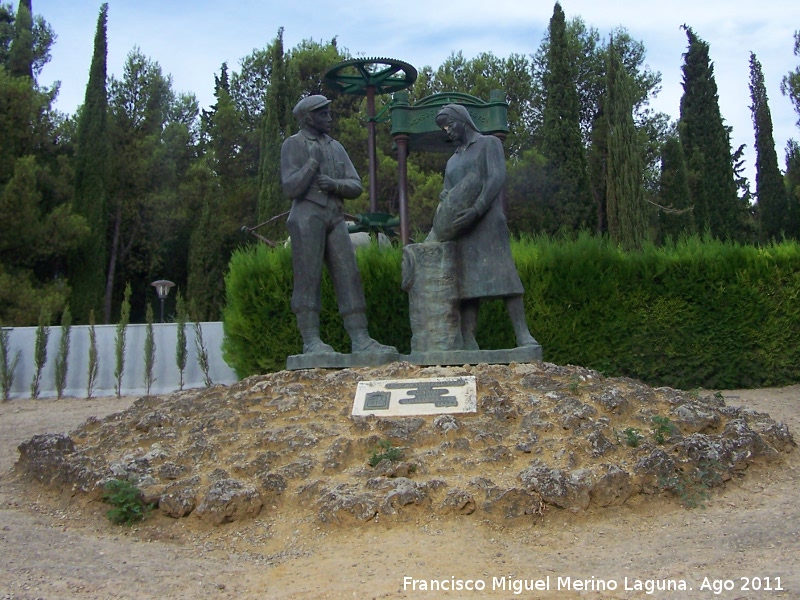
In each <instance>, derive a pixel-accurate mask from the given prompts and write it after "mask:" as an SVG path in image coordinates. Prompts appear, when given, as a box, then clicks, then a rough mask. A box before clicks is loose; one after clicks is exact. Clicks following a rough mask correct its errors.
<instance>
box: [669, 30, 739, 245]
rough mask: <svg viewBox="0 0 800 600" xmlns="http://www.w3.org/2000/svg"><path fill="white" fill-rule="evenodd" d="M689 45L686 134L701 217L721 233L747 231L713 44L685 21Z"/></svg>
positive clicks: (701, 225)
mask: <svg viewBox="0 0 800 600" xmlns="http://www.w3.org/2000/svg"><path fill="white" fill-rule="evenodd" d="M684 28H685V30H686V35H687V37H688V40H689V48H688V50H687V51H686V54H684V65H683V67H682V68H683V96H682V97H681V117H680V128H679V131H680V137H681V144H682V145H683V152H684V155H685V156H686V163H687V167H688V169H689V180H690V190H691V193H692V204H693V205H694V217H695V223H696V225H697V227H698V229H700V230H701V231H703V230H708V231H709V232H710V233H711V234H712V235H713V236H714V237H717V238H720V239H736V238H737V237H739V236H740V235H741V229H740V226H741V217H742V213H743V211H742V208H743V207H742V206H741V203H740V201H739V198H738V197H737V194H736V182H735V180H734V173H733V158H732V155H731V145H730V133H729V130H728V129H727V128H726V127H725V125H724V123H723V120H722V115H721V114H720V110H719V96H718V94H717V83H716V80H715V79H714V66H713V64H712V63H711V60H710V58H709V47H708V44H707V43H706V42H704V41H703V40H701V39H700V38H699V37H698V36H697V35H696V34H695V33H694V31H693V30H692V29H691V28H690V27H688V26H684Z"/></svg>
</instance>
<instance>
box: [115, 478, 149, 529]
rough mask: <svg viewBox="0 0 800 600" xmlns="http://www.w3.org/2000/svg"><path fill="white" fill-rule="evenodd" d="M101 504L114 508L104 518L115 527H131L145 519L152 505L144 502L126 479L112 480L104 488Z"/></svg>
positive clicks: (136, 489)
mask: <svg viewBox="0 0 800 600" xmlns="http://www.w3.org/2000/svg"><path fill="white" fill-rule="evenodd" d="M103 502H107V503H108V504H112V505H113V506H114V508H111V509H109V510H108V511H107V512H106V516H107V517H108V518H109V520H110V521H111V522H112V523H116V524H117V525H133V524H134V523H138V522H139V521H143V520H144V519H145V518H146V517H147V513H149V512H150V511H151V510H152V508H153V505H152V504H147V503H146V502H145V501H144V497H143V495H142V491H141V490H140V489H139V488H138V487H136V486H135V485H134V484H132V483H131V482H130V481H128V480H127V479H112V480H110V481H108V482H107V483H106V484H105V486H104V491H103Z"/></svg>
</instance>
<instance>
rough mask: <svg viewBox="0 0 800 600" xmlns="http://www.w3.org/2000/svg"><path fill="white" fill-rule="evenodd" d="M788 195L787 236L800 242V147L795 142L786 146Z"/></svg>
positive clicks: (790, 141) (792, 141) (790, 142)
mask: <svg viewBox="0 0 800 600" xmlns="http://www.w3.org/2000/svg"><path fill="white" fill-rule="evenodd" d="M786 193H787V194H788V196H789V208H788V214H787V222H786V235H788V236H790V237H792V238H794V239H796V240H800V145H798V143H797V142H796V141H794V140H789V142H788V143H787V144H786Z"/></svg>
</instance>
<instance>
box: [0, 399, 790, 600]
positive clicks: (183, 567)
mask: <svg viewBox="0 0 800 600" xmlns="http://www.w3.org/2000/svg"><path fill="white" fill-rule="evenodd" d="M724 395H725V397H726V401H727V402H728V404H732V405H747V406H750V407H752V408H755V409H756V410H759V411H762V412H767V413H769V414H770V415H771V416H772V417H773V418H775V419H776V420H781V421H784V422H785V423H787V424H788V425H789V428H790V430H791V431H792V432H793V433H794V434H795V435H797V432H798V431H800V385H796V386H791V387H786V388H773V389H762V390H731V391H725V392H724ZM132 401H133V399H132V398H124V399H117V398H96V399H92V400H85V399H64V400H60V401H55V400H12V401H10V402H6V403H0V473H2V474H4V475H2V476H0V599H3V600H10V599H14V600H18V599H34V598H45V599H62V598H63V599H68V598H86V599H100V598H237V599H238V598H276V599H283V598H292V599H312V598H314V599H317V598H519V597H523V598H559V599H564V600H566V599H569V598H736V599H740V598H741V599H743V598H800V505H799V504H798V502H797V499H798V490H800V486H799V485H798V484H800V451H798V450H795V451H794V452H792V453H789V454H786V455H784V456H783V457H781V458H780V459H779V460H778V461H777V462H776V463H774V466H771V467H769V468H758V469H752V468H751V469H750V472H748V473H746V474H745V475H744V476H742V477H740V478H738V479H735V480H733V481H730V482H728V483H727V484H726V485H725V486H724V487H723V488H721V489H717V490H715V491H713V492H712V494H711V496H710V497H709V498H708V500H707V501H706V503H705V508H700V509H693V510H689V509H686V508H684V507H683V506H682V505H681V504H680V502H679V501H678V500H677V499H675V498H666V497H665V498H657V499H648V498H644V497H641V496H640V497H638V498H637V499H635V501H633V502H629V503H628V504H625V505H623V506H621V507H616V508H610V509H603V510H598V511H591V510H590V511H587V512H586V513H583V514H580V515H573V514H568V513H565V512H564V511H558V510H550V511H548V512H547V513H546V515H545V517H544V519H543V520H540V519H537V520H532V521H530V522H526V523H522V524H514V525H513V526H508V527H500V526H498V525H496V524H491V523H488V522H481V521H479V520H475V519H472V518H470V517H469V516H463V517H459V518H454V519H449V520H442V521H439V520H437V519H435V518H431V519H429V520H425V521H416V522H408V523H402V524H397V523H394V524H388V523H381V522H371V523H369V524H366V525H364V526H361V527H359V528H355V529H350V530H341V529H339V530H337V529H327V530H323V529H320V528H313V527H312V528H309V529H308V530H304V531H299V530H297V531H291V530H288V529H284V530H281V529H280V528H276V529H275V530H273V531H265V532H264V535H265V536H269V537H270V539H271V540H272V541H273V542H274V541H275V539H276V537H277V536H283V540H284V543H283V550H282V551H281V552H279V553H277V554H274V555H272V556H270V557H267V559H266V560H265V559H264V557H263V556H261V557H258V558H256V557H254V556H252V555H251V554H249V553H243V552H236V551H231V550H229V549H225V548H226V547H222V546H220V545H218V544H214V543H213V541H212V540H213V538H212V537H210V536H209V535H206V534H205V533H203V532H202V531H199V530H191V531H187V532H185V534H180V533H176V531H175V525H174V523H175V521H171V522H170V523H171V525H170V526H169V527H167V526H166V523H162V522H160V521H159V519H166V517H154V518H151V519H148V521H147V522H145V523H144V524H142V525H141V526H139V527H134V528H125V527H119V526H114V525H112V524H111V523H110V522H108V521H107V520H106V519H105V518H104V516H103V513H104V510H105V507H103V506H102V505H99V504H97V503H92V504H89V505H87V504H86V503H85V502H82V501H81V500H80V499H79V498H78V499H71V500H70V499H69V498H67V496H68V494H64V495H62V497H61V498H56V497H54V496H53V494H52V492H48V491H46V490H44V489H42V490H41V492H40V493H38V492H35V493H31V492H30V491H29V490H30V488H26V490H28V491H25V492H23V490H22V488H19V487H17V486H16V484H15V483H14V482H13V481H11V480H10V478H9V477H8V475H7V472H8V470H9V469H10V468H11V467H12V465H13V462H14V461H15V460H16V457H17V450H16V447H17V445H18V444H19V443H20V442H22V441H24V440H27V439H28V438H30V437H31V436H33V435H35V434H37V433H44V432H68V431H70V430H71V429H73V428H75V427H77V426H78V425H80V424H81V423H82V422H83V421H84V420H85V419H86V418H87V417H89V416H98V417H101V416H104V415H106V414H109V413H112V412H117V411H120V410H124V409H125V408H127V407H128V406H129V405H130V403H131V402H132ZM231 535H234V536H235V531H232V532H231ZM537 584H538V585H539V586H540V587H539V589H538V590H537V591H521V593H518V591H520V590H519V588H520V587H522V588H524V587H525V586H526V585H527V586H528V587H536V585H537ZM659 585H660V586H662V587H663V586H665V585H667V586H669V585H672V586H674V587H678V588H680V587H683V586H684V585H685V587H686V589H685V590H681V589H678V590H674V589H673V590H671V591H658V590H657V589H656V590H655V591H652V593H648V591H650V590H649V589H648V587H649V586H652V587H653V588H658V586H659ZM459 586H461V588H462V589H456V590H455V591H450V588H458V587H459ZM481 586H483V589H482V590H481V589H478V590H474V591H473V590H470V589H466V588H470V587H471V588H480V587H481ZM548 586H549V587H548ZM436 587H439V588H441V589H439V590H438V591H437V590H435V589H433V588H436ZM542 588H544V589H542ZM613 588H616V589H613ZM626 588H633V589H626ZM637 588H638V589H637ZM725 588H727V589H725ZM756 588H760V589H756ZM766 588H772V589H771V590H767V589H766ZM443 590H446V591H443Z"/></svg>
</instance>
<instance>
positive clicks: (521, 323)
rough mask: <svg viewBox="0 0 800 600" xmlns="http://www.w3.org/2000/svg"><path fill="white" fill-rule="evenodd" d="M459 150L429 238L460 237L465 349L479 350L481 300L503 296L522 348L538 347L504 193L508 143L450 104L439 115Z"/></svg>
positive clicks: (439, 121)
mask: <svg viewBox="0 0 800 600" xmlns="http://www.w3.org/2000/svg"><path fill="white" fill-rule="evenodd" d="M436 124H437V125H438V126H439V127H441V128H442V129H444V130H445V132H446V133H447V135H448V137H449V138H450V139H451V140H452V141H453V142H454V145H455V146H456V150H455V152H454V153H453V155H452V156H451V157H450V159H449V160H448V161H447V167H446V168H445V174H444V189H443V190H442V193H441V194H440V200H441V202H440V204H439V206H438V208H437V211H436V215H435V216H434V221H433V229H432V230H431V233H430V235H429V236H428V239H427V241H429V242H436V241H439V242H445V241H454V242H455V243H456V264H457V265H458V276H457V279H458V285H459V295H460V298H461V334H462V339H463V344H464V349H465V350H478V349H479V348H478V343H477V342H476V341H475V330H476V328H477V323H478V308H479V306H480V301H481V299H486V298H503V300H504V301H505V305H506V309H507V310H508V315H509V317H510V318H511V324H512V325H513V327H514V334H515V336H516V340H517V347H528V346H538V345H539V344H538V342H537V341H536V340H535V339H534V338H533V336H531V334H530V331H529V330H528V324H527V322H526V319H525V306H524V304H523V301H522V294H523V288H522V282H521V281H520V278H519V274H518V273H517V267H516V265H515V264H514V259H513V258H512V256H511V244H510V241H509V232H508V225H507V222H506V217H505V214H504V213H503V207H502V205H501V203H500V193H501V191H502V189H503V185H504V183H505V176H506V167H505V156H504V154H503V144H502V142H501V141H500V140H499V139H498V138H496V137H494V136H491V135H482V134H481V133H480V132H479V131H478V128H477V127H476V126H475V123H474V122H473V120H472V117H471V116H470V114H469V112H468V111H467V109H466V108H464V107H463V106H461V105H460V104H448V105H446V106H444V107H443V108H442V109H441V110H440V111H439V113H438V114H437V115H436Z"/></svg>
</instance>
